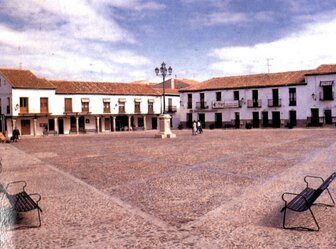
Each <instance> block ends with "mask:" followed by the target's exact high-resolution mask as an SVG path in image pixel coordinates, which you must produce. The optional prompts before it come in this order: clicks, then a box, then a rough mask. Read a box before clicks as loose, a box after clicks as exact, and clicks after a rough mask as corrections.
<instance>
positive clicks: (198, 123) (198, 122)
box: [197, 120, 203, 134]
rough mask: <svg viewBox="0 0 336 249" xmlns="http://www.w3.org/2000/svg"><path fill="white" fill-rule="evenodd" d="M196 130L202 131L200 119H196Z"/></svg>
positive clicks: (200, 132)
mask: <svg viewBox="0 0 336 249" xmlns="http://www.w3.org/2000/svg"><path fill="white" fill-rule="evenodd" d="M197 132H198V133H199V134H202V133H203V129H202V124H201V121H199V120H197Z"/></svg>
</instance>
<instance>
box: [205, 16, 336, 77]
mask: <svg viewBox="0 0 336 249" xmlns="http://www.w3.org/2000/svg"><path fill="white" fill-rule="evenodd" d="M335 27H336V18H334V19H332V18H330V21H329V22H323V23H315V24H309V25H306V26H305V27H304V28H303V29H302V30H300V31H298V32H295V33H293V34H291V35H289V36H287V37H284V38H282V39H279V40H277V41H273V42H270V43H259V44H256V45H254V46H244V47H224V48H220V49H214V50H212V51H211V53H210V56H213V57H215V58H216V59H217V60H218V61H217V62H215V63H213V64H211V65H210V68H211V69H212V70H217V71H220V72H222V73H223V74H224V75H235V74H250V73H263V72H267V71H268V67H267V58H269V59H271V60H270V65H271V66H270V70H271V72H279V71H290V70H300V69H311V68H316V67H317V66H319V65H320V64H323V63H335V61H336V54H335V53H334V52H333V51H334V47H335V43H336V33H335V31H334V30H335Z"/></svg>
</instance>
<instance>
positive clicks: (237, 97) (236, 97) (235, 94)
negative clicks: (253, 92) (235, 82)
mask: <svg viewBox="0 0 336 249" xmlns="http://www.w3.org/2000/svg"><path fill="white" fill-rule="evenodd" d="M233 99H234V100H239V91H233Z"/></svg>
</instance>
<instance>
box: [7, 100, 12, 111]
mask: <svg viewBox="0 0 336 249" xmlns="http://www.w3.org/2000/svg"><path fill="white" fill-rule="evenodd" d="M10 103H11V99H10V97H7V114H10Z"/></svg>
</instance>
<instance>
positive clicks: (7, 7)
mask: <svg viewBox="0 0 336 249" xmlns="http://www.w3.org/2000/svg"><path fill="white" fill-rule="evenodd" d="M122 3H123V4H126V3H128V4H132V3H133V4H134V5H133V9H134V10H136V11H138V10H139V9H155V8H160V6H162V5H155V3H153V2H151V1H149V2H144V1H140V0H125V1H114V2H112V3H110V1H92V2H91V1H88V0H71V1H67V0H64V1H61V0H59V1H53V0H44V1H41V0H29V1H21V0H11V1H8V2H5V3H4V4H3V5H2V8H1V10H0V17H1V14H2V15H4V14H6V15H9V16H10V17H11V21H9V20H8V21H7V22H3V23H0V33H1V36H0V49H1V51H4V52H5V53H4V54H2V55H1V56H2V59H1V64H0V66H2V67H3V66H8V67H18V66H19V64H20V63H21V64H22V66H23V67H24V68H27V69H31V70H34V71H35V72H37V74H38V75H39V76H41V77H48V78H50V79H77V80H79V79H81V80H85V79H86V80H88V79H90V80H94V78H93V77H97V78H96V80H104V81H120V80H123V81H131V80H134V78H133V76H134V72H137V74H136V75H139V76H140V75H142V76H144V74H143V73H142V74H141V73H140V72H144V71H145V70H144V69H145V68H146V67H147V66H148V64H150V60H149V59H148V58H146V57H144V56H142V55H140V54H138V53H137V52H132V51H131V50H127V49H126V47H127V44H132V43H136V40H135V38H134V37H133V35H132V34H131V33H129V32H128V31H127V30H125V29H123V28H122V27H121V26H120V25H119V24H118V23H117V22H116V21H115V20H114V19H113V17H112V16H108V15H107V12H104V14H102V12H100V11H99V10H100V9H102V8H105V7H106V6H107V5H109V6H112V7H120V8H124V7H125V8H126V7H127V6H126V5H125V6H124V5H123V4H122ZM141 4H143V5H142V7H141V6H139V5H141ZM18 6H20V7H19V8H18ZM128 8H129V7H128ZM13 20H15V22H13ZM120 44H123V46H124V49H123V50H120V46H119V45H120ZM125 68H127V70H125Z"/></svg>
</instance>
